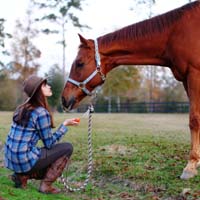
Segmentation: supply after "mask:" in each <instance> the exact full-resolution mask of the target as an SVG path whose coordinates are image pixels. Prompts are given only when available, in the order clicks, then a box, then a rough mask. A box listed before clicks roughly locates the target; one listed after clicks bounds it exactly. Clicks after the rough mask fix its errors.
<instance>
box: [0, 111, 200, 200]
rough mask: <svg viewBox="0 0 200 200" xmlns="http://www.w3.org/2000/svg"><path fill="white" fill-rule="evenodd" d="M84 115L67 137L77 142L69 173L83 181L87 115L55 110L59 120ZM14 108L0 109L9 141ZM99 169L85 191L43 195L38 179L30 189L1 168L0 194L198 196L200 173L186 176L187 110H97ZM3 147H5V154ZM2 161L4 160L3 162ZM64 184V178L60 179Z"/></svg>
mask: <svg viewBox="0 0 200 200" xmlns="http://www.w3.org/2000/svg"><path fill="white" fill-rule="evenodd" d="M74 116H79V117H81V124H80V126H79V127H73V128H70V129H69V132H68V133H67V135H66V136H65V137H64V138H63V139H62V141H70V142H71V143H72V144H73V146H74V153H73V156H72V162H71V164H70V167H69V169H68V172H66V171H65V173H64V175H65V176H66V174H67V175H68V179H69V180H70V181H71V182H75V183H80V182H81V181H83V180H84V179H85V177H86V169H87V118H83V117H82V114H80V113H79V114H77V113H71V114H55V116H54V118H55V121H56V125H59V123H61V122H62V121H63V120H64V119H65V118H69V117H74ZM11 118H12V113H10V112H0V141H1V143H2V144H3V143H4V141H5V138H6V134H7V132H8V130H9V127H10V123H11ZM92 119H93V121H92V123H93V135H92V139H93V164H94V169H93V175H92V179H91V182H90V184H89V185H88V186H87V188H86V190H85V191H82V192H78V193H70V192H63V193H62V194H59V195H43V194H40V193H39V192H38V191H37V189H38V184H39V182H38V181H34V180H32V181H30V182H29V184H28V188H27V189H26V190H21V189H15V188H14V187H13V184H12V182H11V181H10V180H9V178H8V175H9V174H11V171H9V170H7V169H4V168H3V167H2V168H0V188H1V189H0V196H1V197H2V198H3V199H7V200H12V199H14V200H15V199H20V200H21V199H23V198H26V199H30V200H36V199H44V200H45V199H46V200H49V199H55V198H56V199H63V200H64V199H72V200H80V199H85V200H86V199H92V200H104V199H112V200H117V199H126V200H134V199H137V200H139V199H198V196H200V186H199V185H200V184H199V183H200V176H197V177H195V178H193V179H192V180H189V181H182V180H180V178H179V176H180V174H181V172H182V170H183V168H184V167H185V165H186V163H187V159H188V155H189V149H190V133H189V129H188V115H187V114H93V117H92ZM2 153H3V152H2V151H1V154H2ZM0 164H1V165H2V162H1V163H0ZM56 184H57V186H58V187H60V188H63V185H62V184H61V183H58V182H57V183H56Z"/></svg>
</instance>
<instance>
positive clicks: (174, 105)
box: [77, 102, 189, 113]
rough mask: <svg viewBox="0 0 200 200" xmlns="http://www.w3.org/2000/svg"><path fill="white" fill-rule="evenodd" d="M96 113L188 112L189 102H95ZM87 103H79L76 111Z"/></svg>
mask: <svg viewBox="0 0 200 200" xmlns="http://www.w3.org/2000/svg"><path fill="white" fill-rule="evenodd" d="M94 108H95V112H96V113H107V112H109V113H120V112H121V113H188V112H189V102H137V103H120V104H114V103H113V104H111V105H109V104H107V103H103V104H95V105H94ZM86 109H87V105H81V106H80V107H79V108H78V109H77V111H78V112H84V111H85V110H86Z"/></svg>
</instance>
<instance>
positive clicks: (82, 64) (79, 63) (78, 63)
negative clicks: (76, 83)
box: [76, 62, 84, 68]
mask: <svg viewBox="0 0 200 200" xmlns="http://www.w3.org/2000/svg"><path fill="white" fill-rule="evenodd" d="M83 66H84V63H83V62H77V63H76V67H78V68H82V67H83Z"/></svg>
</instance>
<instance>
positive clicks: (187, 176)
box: [180, 170, 197, 180]
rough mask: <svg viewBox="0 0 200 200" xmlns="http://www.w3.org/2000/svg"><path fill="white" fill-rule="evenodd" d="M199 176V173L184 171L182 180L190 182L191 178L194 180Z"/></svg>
mask: <svg viewBox="0 0 200 200" xmlns="http://www.w3.org/2000/svg"><path fill="white" fill-rule="evenodd" d="M196 175H197V171H196V172H195V171H186V170H184V171H183V173H182V174H181V176H180V178H181V179H183V180H188V179H190V178H193V177H194V176H196Z"/></svg>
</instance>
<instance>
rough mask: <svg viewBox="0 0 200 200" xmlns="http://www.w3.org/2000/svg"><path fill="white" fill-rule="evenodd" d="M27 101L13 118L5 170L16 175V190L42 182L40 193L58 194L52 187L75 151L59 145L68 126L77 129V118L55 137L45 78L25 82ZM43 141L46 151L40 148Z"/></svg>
mask: <svg viewBox="0 0 200 200" xmlns="http://www.w3.org/2000/svg"><path fill="white" fill-rule="evenodd" d="M23 89H24V92H25V93H26V94H27V96H28V99H27V100H26V101H25V102H24V103H23V104H22V105H20V106H19V107H18V108H17V109H16V111H15V112H14V115H13V123H12V126H11V129H10V132H9V134H8V136H7V140H6V144H5V166H6V167H7V168H9V169H10V170H12V171H13V172H14V174H13V175H12V176H11V179H12V180H13V182H14V183H15V187H20V188H25V187H26V185H27V181H28V179H32V178H33V179H41V180H42V181H41V184H40V188H39V191H40V192H42V193H52V194H56V193H59V192H60V190H59V189H57V188H55V187H53V186H52V183H53V182H54V181H55V180H56V179H57V178H58V177H59V176H60V175H61V174H62V172H63V170H64V168H65V166H66V164H67V162H68V160H69V158H70V156H71V154H72V151H73V147H72V145H71V144H70V143H57V142H58V141H59V140H60V139H61V137H62V136H63V135H64V134H65V133H66V132H67V130H68V129H67V126H75V125H78V122H77V121H76V118H73V119H66V120H65V121H64V122H63V123H62V124H61V125H60V127H59V128H58V129H57V131H55V133H52V128H53V127H54V124H53V118H52V114H51V112H50V110H49V106H48V103H47V97H50V96H51V95H52V91H51V87H50V86H49V85H48V84H47V79H46V78H40V77H38V76H35V75H32V76H30V77H29V78H28V79H26V80H25V81H24V84H23ZM39 140H42V143H43V145H44V147H38V146H37V143H38V141H39Z"/></svg>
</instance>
